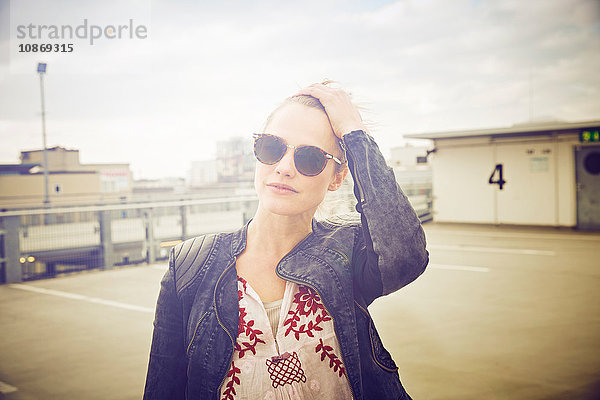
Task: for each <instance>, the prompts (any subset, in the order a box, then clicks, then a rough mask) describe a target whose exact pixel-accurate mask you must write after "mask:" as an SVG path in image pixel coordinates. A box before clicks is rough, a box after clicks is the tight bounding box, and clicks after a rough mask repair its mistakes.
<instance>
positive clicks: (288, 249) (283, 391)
mask: <svg viewBox="0 0 600 400" xmlns="http://www.w3.org/2000/svg"><path fill="white" fill-rule="evenodd" d="M365 131H366V129H365V127H364V126H363V123H362V119H361V117H360V114H359V112H358V111H357V109H356V108H355V107H354V106H353V105H352V103H351V101H350V98H349V96H348V94H347V93H346V92H344V91H343V90H340V89H334V88H331V87H328V86H326V85H325V84H314V85H311V86H309V87H307V88H305V89H303V90H301V91H300V92H299V93H297V94H296V95H295V96H292V97H290V98H288V99H286V100H285V101H284V103H283V104H282V105H281V106H280V107H278V108H277V109H276V110H275V111H274V112H273V113H272V114H271V116H269V118H268V120H267V122H266V124H265V129H264V133H262V134H258V135H255V145H254V152H255V155H256V157H257V160H258V162H257V164H256V172H255V182H254V184H255V188H256V191H257V193H258V199H259V205H258V209H257V211H256V215H255V216H254V218H253V219H252V220H251V221H250V222H249V223H248V224H247V225H246V226H245V227H243V228H242V229H240V230H239V231H237V232H234V233H219V234H213V235H206V236H203V237H198V238H194V239H190V240H187V241H185V242H184V243H182V244H180V245H178V246H177V247H175V248H174V249H173V250H172V251H171V254H170V260H169V269H168V271H167V273H166V274H165V276H164V278H163V280H162V283H161V291H160V295H159V298H158V302H157V306H156V318H155V322H154V335H153V340H152V347H151V351H150V362H149V366H148V376H147V380H146V389H145V394H144V398H145V399H184V398H187V399H295V398H300V399H350V398H354V399H388V398H389V399H410V397H409V396H408V394H406V392H405V391H404V389H403V387H402V385H401V383H400V380H399V377H398V372H397V369H398V368H397V367H396V364H395V363H394V361H393V360H392V358H391V357H390V354H389V353H388V352H387V351H386V350H385V348H384V347H383V345H382V343H381V340H380V339H379V335H378V334H377V331H376V330H375V326H374V324H373V321H372V320H371V317H370V315H369V312H368V310H367V306H368V305H369V304H371V302H373V300H374V299H376V298H377V297H379V296H383V295H386V294H389V293H391V292H393V291H395V290H397V289H399V288H401V287H403V286H405V285H406V284H408V283H410V282H412V281H413V280H414V279H416V278H417V277H418V276H419V275H420V274H421V273H422V272H423V271H424V269H425V267H426V265H427V262H428V253H427V251H426V250H425V237H424V234H423V230H422V228H421V225H420V222H419V219H418V217H417V215H416V214H415V212H414V210H413V209H412V207H411V206H410V204H409V202H408V200H407V199H406V196H405V195H404V194H403V193H402V191H401V190H400V188H399V187H398V185H397V183H396V180H395V178H394V174H393V172H392V170H391V169H390V168H389V167H388V166H387V165H386V164H385V161H384V159H383V157H382V155H381V153H380V152H379V149H378V147H377V145H376V144H375V142H374V141H373V139H372V138H371V137H370V136H369V135H367V134H366V133H365ZM346 157H347V162H348V164H349V169H350V172H351V174H352V177H353V178H354V182H355V185H354V192H355V195H356V198H357V200H358V204H357V206H356V208H357V210H358V211H359V212H360V221H358V220H341V219H337V220H335V221H333V220H329V221H324V222H317V221H316V220H314V218H313V216H314V214H315V211H316V210H317V207H318V206H319V204H320V203H321V202H322V201H323V198H324V196H325V194H326V193H327V191H331V190H337V189H338V188H339V187H340V185H341V183H342V181H343V180H344V178H345V176H346V174H347V173H348V166H347V165H346V161H345V160H346Z"/></svg>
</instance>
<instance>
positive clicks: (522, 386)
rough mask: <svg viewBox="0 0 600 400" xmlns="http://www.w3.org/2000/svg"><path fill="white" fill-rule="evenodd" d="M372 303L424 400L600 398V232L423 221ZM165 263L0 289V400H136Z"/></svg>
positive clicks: (407, 380)
mask: <svg viewBox="0 0 600 400" xmlns="http://www.w3.org/2000/svg"><path fill="white" fill-rule="evenodd" d="M425 230H426V233H427V237H428V247H429V251H430V254H431V261H430V266H429V268H428V269H427V271H426V272H425V273H424V274H423V275H422V276H421V277H420V278H419V279H418V280H417V281H415V282H414V283H412V284H411V285H409V286H407V287H406V288H404V289H402V290H400V291H398V292H396V293H394V294H392V295H390V296H387V297H385V298H382V299H379V300H377V301H375V303H374V304H373V305H371V307H370V310H371V312H372V314H373V317H374V319H375V322H376V324H377V327H378V329H379V331H380V334H381V337H382V339H383V342H384V344H385V345H386V347H387V348H388V349H389V350H390V352H391V353H392V355H393V357H394V359H395V361H396V363H397V364H398V365H399V367H400V374H401V377H402V382H403V384H404V385H405V387H406V388H407V390H408V392H409V393H410V394H411V395H412V397H413V398H414V399H415V400H418V399H456V400H464V399H528V400H529V399H531V400H537V399H539V400H541V399H596V398H599V396H600V347H599V346H598V343H599V342H598V340H599V339H600V312H599V311H600V290H599V289H600V261H599V259H600V234H598V233H584V232H573V231H571V230H566V229H551V228H548V229H543V228H515V227H491V226H470V225H449V224H426V225H425ZM165 268H166V266H165V265H164V264H157V265H145V266H135V267H124V268H121V269H115V270H111V271H104V272H102V271H93V272H88V273H78V274H74V275H70V276H64V277H60V278H56V279H50V280H40V281H35V282H28V283H24V284H12V285H3V286H0V326H1V328H0V329H1V331H0V333H1V334H0V393H1V394H0V398H2V399H9V400H37V399H40V400H41V399H44V400H46V399H48V400H52V399H61V400H62V399H103V400H107V399H108V400H126V399H139V398H141V394H142V391H143V386H144V380H145V374H146V365H147V361H148V350H149V345H150V339H151V334H152V320H153V312H154V304H155V301H156V296H157V294H158V289H159V283H160V279H161V277H162V275H163V274H164V271H165Z"/></svg>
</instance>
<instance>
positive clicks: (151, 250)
mask: <svg viewBox="0 0 600 400" xmlns="http://www.w3.org/2000/svg"><path fill="white" fill-rule="evenodd" d="M144 217H145V218H144V219H145V225H146V249H148V254H147V256H146V262H147V263H148V264H154V263H155V262H156V243H155V242H154V213H153V209H152V208H148V209H147V210H146V211H145V212H144Z"/></svg>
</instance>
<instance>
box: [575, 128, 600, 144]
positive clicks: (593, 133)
mask: <svg viewBox="0 0 600 400" xmlns="http://www.w3.org/2000/svg"><path fill="white" fill-rule="evenodd" d="M579 141H580V142H582V143H591V142H600V130H598V129H585V130H583V131H581V132H580V133H579Z"/></svg>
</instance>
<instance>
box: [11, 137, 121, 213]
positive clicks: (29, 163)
mask: <svg viewBox="0 0 600 400" xmlns="http://www.w3.org/2000/svg"><path fill="white" fill-rule="evenodd" d="M43 153H44V152H43V150H30V151H23V152H21V155H20V159H21V164H3V165H0V209H1V208H11V209H14V208H29V207H39V206H42V205H43V203H44V192H45V189H44V170H43V164H44V156H43ZM47 157H48V189H49V190H48V192H49V200H50V204H62V205H67V204H82V203H97V202H114V201H123V200H126V199H127V198H128V197H130V195H131V192H132V177H131V171H130V169H129V164H81V163H80V162H79V150H74V149H66V148H64V147H60V146H56V147H52V148H49V149H47Z"/></svg>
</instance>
